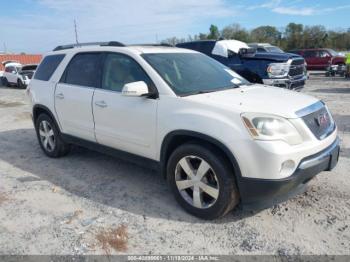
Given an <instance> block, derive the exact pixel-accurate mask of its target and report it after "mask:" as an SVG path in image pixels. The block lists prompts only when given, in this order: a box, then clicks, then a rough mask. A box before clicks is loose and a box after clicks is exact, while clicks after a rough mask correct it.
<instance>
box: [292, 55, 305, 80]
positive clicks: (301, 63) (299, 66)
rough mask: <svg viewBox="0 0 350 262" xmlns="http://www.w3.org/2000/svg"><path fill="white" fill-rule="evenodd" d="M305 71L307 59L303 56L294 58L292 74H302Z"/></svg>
mask: <svg viewBox="0 0 350 262" xmlns="http://www.w3.org/2000/svg"><path fill="white" fill-rule="evenodd" d="M304 71H305V60H304V59H303V58H296V59H293V60H292V63H291V65H290V68H289V75H290V76H293V77H295V76H301V75H303V74H304Z"/></svg>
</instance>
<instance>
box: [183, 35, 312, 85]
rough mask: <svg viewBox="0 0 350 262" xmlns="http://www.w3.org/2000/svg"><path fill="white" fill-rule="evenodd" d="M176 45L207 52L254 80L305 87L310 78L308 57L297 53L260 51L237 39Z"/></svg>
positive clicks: (253, 81) (254, 81)
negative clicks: (308, 77) (307, 67)
mask: <svg viewBox="0 0 350 262" xmlns="http://www.w3.org/2000/svg"><path fill="white" fill-rule="evenodd" d="M176 46H177V47H180V48H187V49H192V50H195V51H198V52H201V53H204V54H206V55H208V56H210V57H212V58H214V59H216V60H217V61H219V62H221V63H222V64H224V65H226V66H227V67H229V68H231V69H232V70H234V71H235V72H237V73H238V74H240V75H241V76H243V77H244V78H245V79H247V80H248V81H250V82H252V83H260V84H266V85H272V86H278V87H283V88H287V89H301V88H303V87H304V85H305V81H306V79H307V76H306V68H305V60H304V58H303V57H301V56H299V55H296V54H290V53H269V52H265V53H263V52H256V49H255V48H251V47H249V46H248V45H247V44H246V43H244V42H241V41H237V40H218V41H216V40H203V41H193V42H187V43H180V44H177V45H176Z"/></svg>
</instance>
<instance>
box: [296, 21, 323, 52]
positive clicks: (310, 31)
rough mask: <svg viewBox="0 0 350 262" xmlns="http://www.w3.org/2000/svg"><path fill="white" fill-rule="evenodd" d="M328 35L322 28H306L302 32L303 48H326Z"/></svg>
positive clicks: (318, 26) (319, 26) (317, 26)
mask: <svg viewBox="0 0 350 262" xmlns="http://www.w3.org/2000/svg"><path fill="white" fill-rule="evenodd" d="M327 39H328V33H327V30H326V28H325V27H324V26H321V25H316V26H306V27H305V28H304V31H303V37H302V40H303V45H302V46H303V47H304V48H317V47H327V42H328V41H327Z"/></svg>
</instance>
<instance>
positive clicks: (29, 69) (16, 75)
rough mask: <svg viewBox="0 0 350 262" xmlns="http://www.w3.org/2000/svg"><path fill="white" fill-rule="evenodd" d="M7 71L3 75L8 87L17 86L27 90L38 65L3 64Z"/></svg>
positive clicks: (9, 62)
mask: <svg viewBox="0 0 350 262" xmlns="http://www.w3.org/2000/svg"><path fill="white" fill-rule="evenodd" d="M3 65H4V66H5V71H4V73H3V78H2V79H3V83H4V85H6V86H12V85H16V86H17V87H19V88H25V87H26V86H27V85H28V84H29V82H30V80H31V78H32V76H33V74H34V72H35V70H36V68H37V66H38V65H34V64H33V65H22V64H20V63H18V62H14V61H7V62H3Z"/></svg>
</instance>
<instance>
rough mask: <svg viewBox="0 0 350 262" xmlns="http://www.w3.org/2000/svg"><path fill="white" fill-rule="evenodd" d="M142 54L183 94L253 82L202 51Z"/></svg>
mask: <svg viewBox="0 0 350 262" xmlns="http://www.w3.org/2000/svg"><path fill="white" fill-rule="evenodd" d="M142 56H143V58H144V59H145V60H146V61H147V62H148V63H149V64H150V65H151V66H152V67H153V68H154V69H155V70H156V71H157V72H158V73H159V75H160V76H161V77H162V78H163V79H164V80H165V81H166V82H167V83H168V84H169V86H170V87H171V88H172V89H173V91H174V92H175V93H176V94H177V95H180V96H184V95H191V94H197V93H207V92H215V91H220V90H225V89H231V88H235V87H238V86H239V85H242V84H248V83H249V82H247V80H245V79H243V78H242V77H241V76H239V75H238V74H236V73H235V72H233V71H232V70H231V69H229V68H228V67H226V66H224V65H223V64H221V63H219V62H217V61H215V60H214V59H212V58H210V57H208V56H206V55H204V54H201V53H157V54H143V55H142Z"/></svg>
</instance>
